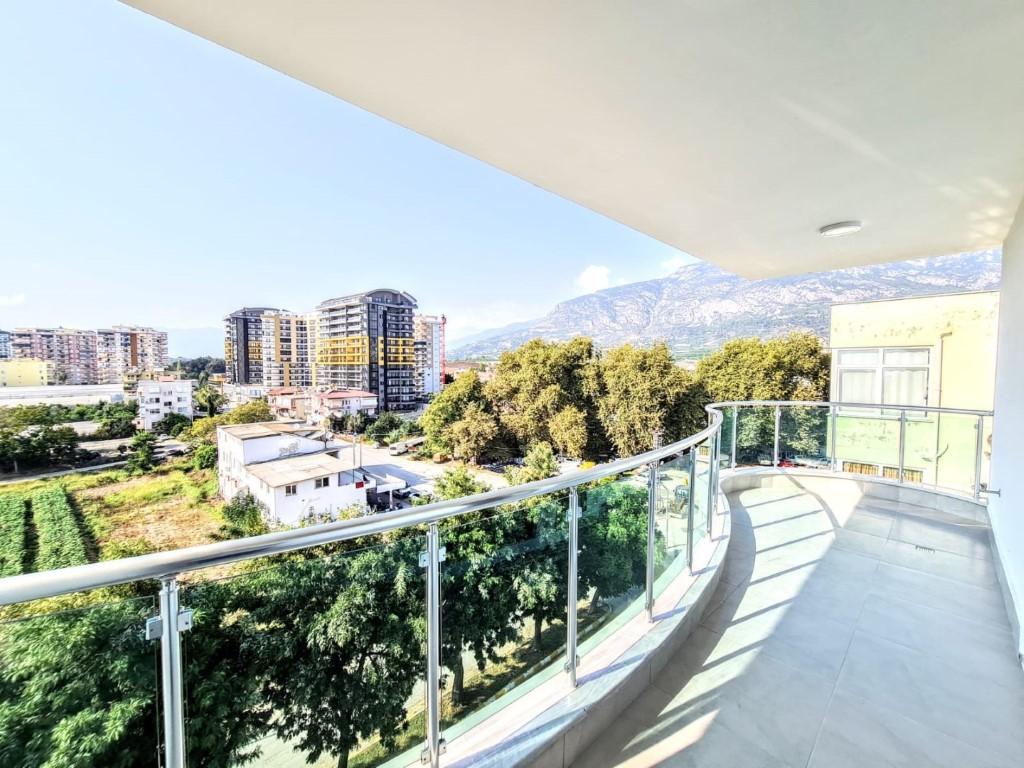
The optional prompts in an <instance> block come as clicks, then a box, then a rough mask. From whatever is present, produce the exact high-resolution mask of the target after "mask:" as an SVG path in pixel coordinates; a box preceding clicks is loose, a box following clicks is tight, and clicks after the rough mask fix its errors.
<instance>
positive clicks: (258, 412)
mask: <svg viewBox="0 0 1024 768" xmlns="http://www.w3.org/2000/svg"><path fill="white" fill-rule="evenodd" d="M223 416H224V423H225V424H256V423H258V422H261V421H273V420H274V414H272V413H271V412H270V406H269V405H268V404H267V401H266V400H251V401H249V402H248V403H242V404H241V405H240V406H238V407H237V408H232V409H231V410H230V411H228V412H227V413H225V414H223Z"/></svg>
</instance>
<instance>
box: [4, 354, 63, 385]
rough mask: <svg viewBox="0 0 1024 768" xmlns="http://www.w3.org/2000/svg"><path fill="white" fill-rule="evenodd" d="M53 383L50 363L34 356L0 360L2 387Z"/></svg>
mask: <svg viewBox="0 0 1024 768" xmlns="http://www.w3.org/2000/svg"><path fill="white" fill-rule="evenodd" d="M52 383H53V367H52V366H51V364H50V363H48V362H45V361H43V360H35V359H33V358H23V359H18V360H0V387H43V386H46V385H47V384H52Z"/></svg>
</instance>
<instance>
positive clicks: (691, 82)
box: [128, 0, 1024, 277]
mask: <svg viewBox="0 0 1024 768" xmlns="http://www.w3.org/2000/svg"><path fill="white" fill-rule="evenodd" d="M128 2H129V4H130V5H134V6H136V7H138V8H141V9H143V10H145V11H147V12H149V13H152V14H154V15H156V16H158V17H161V18H163V19H166V20H167V21H169V22H171V23H173V24H176V25H178V26H180V27H182V28H184V29H187V30H189V31H191V32H194V33H196V34H198V35H201V36H202V37H205V38H208V39H209V40H212V41H214V42H216V43H218V44H220V45H223V46H226V47H228V48H230V49H233V50H235V51H238V52H239V53H241V54H243V55H245V56H248V57H251V58H253V59H255V60H257V61H260V62H263V63H264V64H266V65H268V66H270V67H273V68H274V69H277V70H279V71H281V72H284V73H286V74H288V75H291V76H293V77H295V78H298V79H299V80H302V81H304V82H306V83H309V84H311V85H314V86H316V87H317V88H320V89H323V90H324V91H327V92H328V93H331V94H334V95H336V96H338V97H339V98H341V99H344V100H345V101H348V102H351V103H353V104H356V105H358V106H360V107H362V108H364V109H367V110H369V111H370V112H373V113H376V114H378V115H381V116H383V117H385V118H387V119H388V120H392V121H394V122H396V123H398V124H400V125H403V126H406V127H407V128H410V129H412V130H414V131H417V132H418V133H421V134H424V135H425V136H429V137H431V138H433V139H435V140H437V141H439V142H441V143H443V144H446V145H448V146H450V147H453V148H455V149H457V150H459V151H461V152H464V153H466V154H468V155H471V156H473V157H476V158H479V159H480V160H483V161H484V162H487V163H490V164H492V165H494V166H497V167H498V168H502V169H504V170H506V171H508V172H509V173H512V174H515V175H516V176H519V177H521V178H523V179H526V180H527V181H529V182H532V183H534V184H536V185H538V186H540V187H543V188H544V189H547V190H550V191H551V192H554V193H555V194H558V195H561V196H563V197H566V198H568V199H570V200H574V201H576V202H577V203H579V204H581V205H584V206H586V207H588V208H591V209H593V210H595V211H598V212H600V213H603V214H605V215H607V216H609V217H611V218H613V219H616V220H617V221H620V222H622V223H623V224H626V225H628V226H630V227H633V228H635V229H637V230H640V231H641V232H645V233H647V234H648V235H651V236H652V237H655V238H657V239H659V240H662V241H664V242H666V243H669V244H671V245H673V246H676V247H678V248H680V249H683V250H685V251H688V252H690V253H692V254H694V255H695V256H698V257H699V258H701V259H704V260H707V261H710V262H713V263H715V264H718V265H720V266H722V267H724V268H726V269H729V270H731V271H734V272H738V273H740V274H743V275H746V276H749V277H761V276H769V275H778V274H785V273H799V272H806V271H810V270H819V269H830V268H835V267H842V266H849V265H854V264H866V263H876V262H882V261H892V260H897V259H903V258H911V257H915V256H925V255H936V254H942V253H949V252H954V251H960V250H969V249H974V248H981V247H988V246H992V245H996V244H999V243H1001V241H1002V239H1003V237H1004V235H1005V234H1006V231H1007V229H1008V228H1009V225H1010V222H1011V221H1012V218H1013V215H1014V213H1015V211H1016V210H1017V207H1018V205H1019V203H1020V200H1021V197H1022V194H1024V2H1022V0H1003V1H999V0H860V1H859V2H850V0H806V1H804V2H798V1H796V0H793V1H790V2H785V1H783V0H775V1H773V0H670V1H666V2H652V1H650V0H646V1H643V2H641V1H639V0H634V1H633V2H629V1H628V0H620V1H619V2H611V1H610V0H604V1H601V0H562V1H561V2H558V1H557V0H545V1H541V0H506V1H505V2H495V1H492V0H430V1H429V2H424V1H423V0H405V1H404V2H399V1H395V2H388V1H387V0H377V1H376V2H363V1H355V0H349V1H344V0H334V1H333V2H332V1H331V0H290V1H286V0H277V1H275V0H218V1H217V2H210V1H209V0H128ZM843 219H862V220H863V221H864V224H865V226H864V229H863V230H862V231H861V232H860V233H859V234H857V235H852V236H849V237H844V238H836V239H824V238H821V237H820V236H819V235H818V234H817V229H818V228H819V227H820V226H822V225H823V224H828V223H830V222H834V221H839V220H843Z"/></svg>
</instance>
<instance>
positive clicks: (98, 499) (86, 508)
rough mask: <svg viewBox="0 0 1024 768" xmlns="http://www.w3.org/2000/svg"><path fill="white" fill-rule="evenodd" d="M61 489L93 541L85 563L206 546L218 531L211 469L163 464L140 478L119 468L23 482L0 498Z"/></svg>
mask: <svg viewBox="0 0 1024 768" xmlns="http://www.w3.org/2000/svg"><path fill="white" fill-rule="evenodd" d="M60 487H63V488H64V489H65V490H66V492H67V494H68V498H69V501H70V504H71V506H72V507H73V508H74V509H75V510H76V512H77V514H79V515H80V516H81V520H82V522H83V523H84V525H85V528H86V531H85V533H86V534H87V536H88V538H89V539H91V541H92V542H94V551H93V552H89V553H88V554H89V555H90V557H89V559H97V558H99V559H109V558H112V557H120V556H123V555H125V554H138V553H141V552H145V551H159V550H167V549H175V548H178V547H187V546H191V545H194V544H205V543H207V542H209V541H210V540H211V537H212V534H213V533H215V532H216V531H217V529H218V528H219V527H220V525H221V523H222V522H223V519H222V517H221V514H220V509H221V507H222V506H223V505H222V503H221V501H220V497H219V496H218V494H217V473H216V470H212V469H204V470H191V469H190V468H189V466H188V464H187V463H185V462H168V463H166V464H162V465H160V466H159V467H156V468H155V469H154V470H153V471H151V472H148V473H146V474H144V475H141V476H134V477H133V476H132V475H131V474H129V473H128V472H126V471H124V470H120V469H118V470H110V471H106V472H90V473H81V474H78V473H76V474H71V475H65V476H63V477H59V478H52V479H49V480H26V481H25V482H23V483H17V484H14V485H10V486H4V488H3V489H0V500H3V499H6V498H8V497H12V498H14V497H20V498H26V497H33V496H35V495H36V494H39V493H47V492H49V491H50V490H51V489H53V488H60Z"/></svg>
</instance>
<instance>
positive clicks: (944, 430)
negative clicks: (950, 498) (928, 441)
mask: <svg viewBox="0 0 1024 768" xmlns="http://www.w3.org/2000/svg"><path fill="white" fill-rule="evenodd" d="M936 433H937V434H936V443H935V449H934V450H935V484H936V485H937V486H938V487H939V488H949V489H951V490H954V491H959V492H961V493H968V494H973V493H974V474H975V464H976V461H977V455H978V442H977V441H978V417H977V416H969V415H966V414H962V413H940V414H938V427H937V429H936ZM982 437H983V440H984V438H985V433H984V431H983V432H982ZM986 448H991V444H986V443H985V442H983V443H982V464H983V465H984V453H985V449H986ZM983 468H984V466H983Z"/></svg>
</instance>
